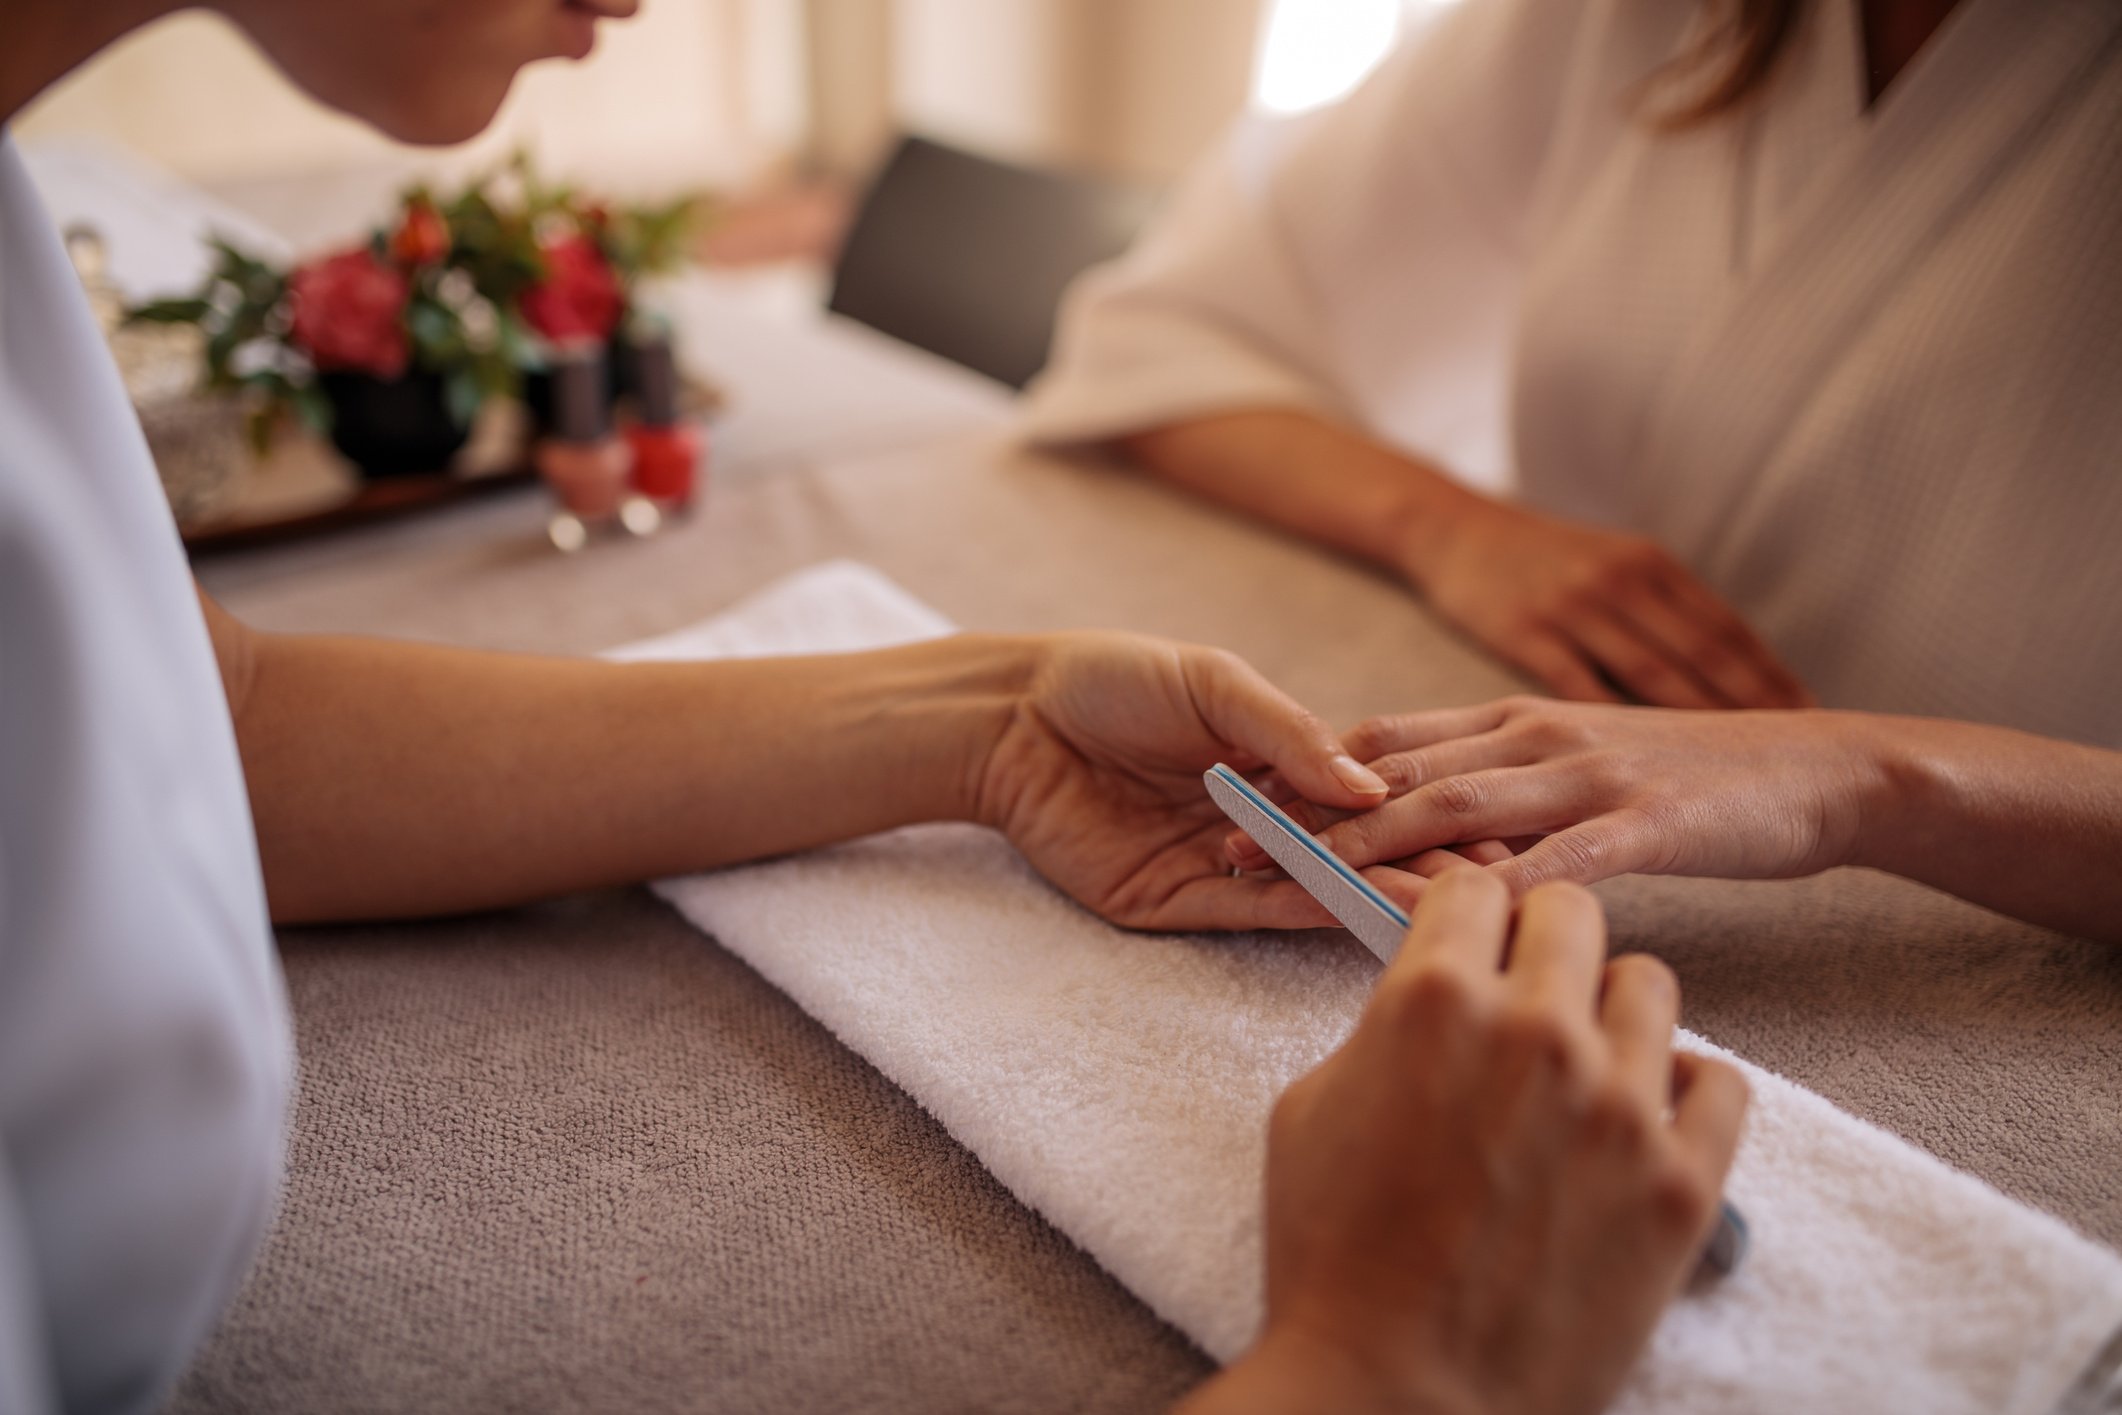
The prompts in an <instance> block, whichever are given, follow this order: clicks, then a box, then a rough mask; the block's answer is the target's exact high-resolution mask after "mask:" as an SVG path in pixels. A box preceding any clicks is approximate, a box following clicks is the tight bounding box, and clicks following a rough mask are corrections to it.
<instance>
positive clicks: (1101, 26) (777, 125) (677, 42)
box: [16, 0, 1262, 224]
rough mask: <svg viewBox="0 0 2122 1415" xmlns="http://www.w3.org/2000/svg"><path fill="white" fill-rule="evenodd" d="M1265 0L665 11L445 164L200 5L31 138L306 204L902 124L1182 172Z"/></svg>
mask: <svg viewBox="0 0 2122 1415" xmlns="http://www.w3.org/2000/svg"><path fill="white" fill-rule="evenodd" d="M1261 2H1262V0H648V3H647V4H646V5H645V6H644V7H643V11H642V14H641V16H640V18H638V19H637V20H635V21H634V22H632V23H630V24H624V25H614V26H607V27H606V30H605V33H604V35H603V38H602V41H601V43H600V47H599V50H598V53H597V55H596V57H595V58H594V59H592V60H591V61H590V62H589V63H588V64H585V65H581V66H569V65H561V64H547V65H541V66H538V67H537V68H534V69H532V70H531V71H529V72H528V73H526V74H525V75H524V76H523V78H522V79H521V80H519V81H518V84H517V89H516V92H515V93H514V94H512V95H511V97H510V99H509V102H508V103H507V105H506V106H505V107H504V109H503V111H502V115H501V117H500V120H499V121H498V122H497V124H496V126H495V128H494V130H493V131H491V132H490V133H488V134H487V135H486V136H484V137H483V138H481V139H480V140H478V141H477V142H475V143H473V144H470V145H468V146H466V147H463V148H458V149H452V150H449V151H445V152H440V153H437V152H434V151H431V150H414V149H406V148H402V147H399V146H396V145H394V144H392V143H389V142H387V141H385V140H384V139H382V138H379V137H377V136H376V135H375V134H373V133H371V132H370V131H368V130H367V129H365V128H363V127H361V126H360V125H359V124H357V123H354V122H351V121H349V120H347V119H344V118H340V117H338V116H336V115H334V114H331V113H329V112H326V111H324V110H323V109H321V108H319V107H318V106H317V105H315V104H313V103H310V102H309V101H307V100H306V99H304V98H302V97H300V96H299V95H298V94H296V93H295V92H294V91H293V90H292V89H290V88H289V87H288V85H287V84H286V83H285V82H284V81H283V80H282V79H281V78H280V77H279V75H278V74H276V73H275V72H274V71H273V70H272V69H271V67H270V66H269V65H268V64H267V63H266V62H265V61H264V60H263V59H261V58H260V57H259V56H258V55H257V54H256V53H255V52H254V51H253V50H252V49H251V48H250V47H249V45H248V44H247V43H246V42H245V41H244V40H243V39H242V38H241V36H240V35H238V34H237V33H236V32H235V31H233V30H232V29H231V28H230V27H229V26H227V25H226V24H224V23H223V22H221V21H220V20H217V19H214V18H211V17H207V16H204V15H200V14H188V15H182V16H179V17H176V18H174V19H171V20H167V21H164V22H163V23H161V24H159V25H156V26H154V27H153V28H151V29H149V30H147V31H146V32H144V33H142V34H139V35H136V36H134V37H133V38H131V39H129V40H127V41H126V42H125V43H123V44H121V45H119V46H117V47H116V48H114V49H113V50H111V51H110V52H108V53H106V54H104V55H103V56H102V57H100V58H99V59H97V60H96V61H95V62H94V63H92V64H90V65H89V66H87V67H86V68H84V69H83V70H82V71H81V72H79V73H77V74H75V75H74V76H73V77H71V78H70V79H68V80H67V81H66V82H65V83H63V84H61V85H60V86H59V87H57V88H56V89H54V90H53V91H52V92H51V93H49V94H47V95H45V96H44V97H43V98H42V99H41V100H39V101H38V102H37V103H36V104H35V105H33V106H32V107H31V108H30V110H29V111H28V112H27V113H26V114H24V115H23V116H22V118H21V119H20V120H19V121H18V122H17V124H16V131H17V132H18V133H19V134H21V135H22V136H23V137H25V138H27V139H31V140H35V139H38V138H51V137H59V136H84V135H85V136H90V137H95V138H101V139H107V140H112V141H115V142H118V143H120V144H122V145H124V146H126V147H129V148H131V149H133V150H135V151H137V152H139V153H141V154H143V155H145V156H147V157H148V158H150V159H152V160H154V161H157V162H159V163H161V164H163V165H164V166H167V167H169V168H171V169H173V170H174V171H176V172H177V173H178V174H179V175H180V176H184V177H187V178H190V179H192V180H194V181H197V182H200V183H202V184H204V185H207V186H209V187H212V188H214V189H216V190H219V191H222V192H225V193H242V192H246V191H251V190H256V189H259V188H267V189H272V190H274V191H275V192H277V193H278V194H279V196H280V198H281V199H283V200H286V199H289V194H290V193H299V192H300V191H301V183H300V182H296V183H292V184H291V183H290V182H289V179H291V178H293V179H316V182H315V185H316V189H317V190H319V191H330V192H332V193H333V194H334V195H335V197H342V198H343V197H345V196H346V195H347V194H348V193H352V192H360V193H371V192H372V193H387V192H388V191H389V190H390V189H391V188H392V187H393V186H395V185H396V184H397V183H399V182H401V181H402V180H404V178H405V177H406V176H408V175H410V174H412V173H414V172H422V173H436V172H439V173H444V174H447V173H451V172H463V171H466V170H469V169H472V168H475V167H478V166H483V165H485V164H487V163H490V162H492V161H494V160H496V159H497V158H498V157H500V156H501V155H503V154H505V153H506V152H508V151H509V150H510V149H512V148H514V147H516V146H519V145H527V146H530V147H532V148H533V149H534V150H535V151H536V152H537V153H538V154H539V156H540V159H541V161H542V162H543V163H544V164H545V165H546V167H547V168H548V169H549V170H551V171H553V172H555V173H557V174H559V175H562V176H566V177H571V178H574V179H577V180H583V181H589V182H594V183H595V184H597V185H598V186H600V187H603V188H605V189H607V190H613V191H617V192H621V193H634V192H647V191H665V190H671V189H675V188H679V187H685V186H692V185H697V184H700V183H703V182H742V181H743V180H745V179H746V178H747V177H749V176H750V175H752V174H754V173H756V172H758V171H760V170H762V169H764V168H767V167H769V166H771V165H772V164H773V163H774V162H775V161H776V160H778V159H780V158H781V157H783V156H785V155H787V154H790V153H792V152H797V151H803V152H806V153H807V154H808V155H809V156H810V157H811V158H812V159H813V160H815V161H817V162H818V163H819V164H820V165H823V166H825V167H828V168H832V169H835V170H840V171H847V172H854V171H859V170H861V169H862V168H863V167H864V166H865V165H866V164H867V163H868V162H869V161H871V160H873V159H874V157H875V156H876V155H877V153H878V152H879V151H880V150H881V149H882V147H883V145H884V144H885V142H886V141H888V139H889V137H890V136H891V135H892V134H893V133H894V132H895V131H897V130H898V129H899V128H901V127H915V128H919V129H922V130H925V131H929V132H933V133H935V134H937V135H938V136H942V137H945V138H948V139H953V140H956V141H958V142H961V143H963V144H965V145H967V146H971V147H974V148H978V149H981V150H984V151H989V152H993V153H996V154H998V155H1001V156H1005V157H1012V158H1018V159H1023V160H1031V161H1038V162H1050V163H1059V164H1065V165H1074V166H1085V167H1090V168H1094V169H1099V170H1104V171H1107V172H1113V173H1118V174H1124V175H1128V176H1136V177H1149V178H1163V177H1167V176H1169V175H1171V174H1173V173H1175V172H1176V171H1178V170H1179V169H1180V168H1181V167H1183V165H1184V164H1185V163H1186V161H1187V160H1188V159H1189V158H1190V157H1191V156H1192V155H1193V154H1194V153H1195V152H1196V151H1198V150H1199V149H1200V148H1201V147H1202V146H1203V145H1204V144H1206V143H1207V142H1208V141H1209V140H1210V139H1211V138H1212V137H1213V136H1214V134H1215V133H1216V132H1218V131H1219V130H1220V129H1221V128H1222V126H1223V125H1224V124H1225V122H1227V120H1228V118H1229V116H1230V115H1231V114H1232V113H1234V112H1235V111H1236V110H1237V109H1238V108H1239V107H1240V106H1241V105H1242V104H1243V102H1244V100H1245V97H1246V92H1247V87H1248V83H1249V80H1250V76H1251V71H1252V62H1253V52H1254V45H1255V35H1256V31H1257V27H1258V17H1259V13H1260V9H1261ZM313 3H320V4H323V3H336V0H313ZM361 199H362V200H368V199H369V198H368V197H367V196H365V195H364V196H362V198H361ZM318 215H319V217H320V218H322V217H324V216H325V213H321V212H320V213H318ZM344 219H345V217H344V215H343V214H342V213H340V212H336V211H335V212H332V213H329V220H330V221H331V222H333V223H342V224H343V221H344ZM319 224H323V223H322V221H321V220H320V223H319Z"/></svg>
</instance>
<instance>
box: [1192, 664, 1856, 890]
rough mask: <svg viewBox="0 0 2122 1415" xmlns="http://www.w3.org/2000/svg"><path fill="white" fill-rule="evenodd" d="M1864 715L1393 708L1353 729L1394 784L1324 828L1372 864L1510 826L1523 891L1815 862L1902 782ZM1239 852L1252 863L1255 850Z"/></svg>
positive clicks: (1557, 706) (1353, 858)
mask: <svg viewBox="0 0 2122 1415" xmlns="http://www.w3.org/2000/svg"><path fill="white" fill-rule="evenodd" d="M1865 725H1866V719H1863V718H1862V717H1860V716H1858V715H1854V714H1843V713H1823V712H1805V713H1797V712H1758V713H1689V712H1666V711H1660V710H1657V709H1652V708H1621V707H1598V706H1587V705H1583V704H1576V703H1557V702H1549V701H1546V700H1544V699H1538V698H1510V699H1506V700H1504V701H1502V702H1498V703H1490V704H1488V705H1486V706H1484V707H1475V708H1457V709H1452V710H1449V711H1444V712H1426V713H1416V714H1413V715H1411V716H1407V717H1392V718H1379V719H1376V720H1374V721H1371V722H1367V723H1365V724H1363V725H1362V726H1361V727H1359V728H1357V729H1356V730H1355V731H1353V732H1351V733H1350V734H1349V735H1348V738H1347V741H1348V744H1349V748H1350V750H1351V751H1353V752H1354V753H1355V754H1356V755H1357V756H1359V757H1361V758H1363V759H1364V760H1366V761H1368V762H1370V764H1371V765H1372V767H1373V768H1374V769H1376V771H1377V772H1378V774H1379V775H1381V776H1383V777H1384V778H1385V779H1386V781H1387V782H1389V783H1390V784H1391V785H1392V787H1393V789H1394V793H1395V796H1396V799H1394V800H1393V801H1391V802H1389V803H1388V804H1386V805H1385V806H1383V807H1381V808H1379V809H1378V810H1376V811H1372V812H1370V813H1368V814H1365V815H1359V816H1352V817H1349V818H1347V819H1345V820H1341V821H1339V822H1338V823H1337V824H1333V825H1331V826H1328V827H1327V828H1326V829H1324V830H1323V831H1322V832H1321V837H1322V838H1323V839H1324V840H1325V841H1326V842H1327V844H1328V845H1329V846H1330V847H1331V848H1332V849H1333V850H1334V851H1335V852H1336V853H1338V854H1340V855H1341V857H1342V858H1343V859H1345V860H1347V861H1348V862H1349V863H1350V864H1353V865H1357V866H1359V867H1360V866H1363V865H1369V864H1373V863H1376V862H1379V861H1387V860H1400V859H1403V858H1406V857H1408V856H1413V855H1419V854H1421V853H1422V852H1424V851H1429V850H1433V849H1435V848H1436V847H1439V846H1445V845H1452V844H1455V843H1458V842H1460V841H1468V840H1482V841H1486V840H1509V841H1512V842H1513V843H1514V844H1518V845H1522V846H1523V847H1524V848H1523V849H1522V850H1521V852H1520V853H1518V854H1517V855H1516V856H1515V857H1514V858H1507V859H1503V860H1501V862H1500V863H1493V864H1491V865H1490V869H1491V872H1492V873H1494V874H1495V875H1497V876H1498V877H1499V878H1500V879H1502V880H1503V881H1504V882H1505V883H1506V884H1508V885H1509V886H1510V887H1511V888H1512V890H1513V891H1514V892H1517V893H1520V894H1523V893H1524V892H1525V891H1527V890H1529V889H1531V888H1532V887H1533V886H1535V885H1537V884H1540V883H1543V882H1545V881H1548V880H1570V881H1574V882H1576V883H1578V884H1590V883H1592V882H1593V881H1595V880H1601V879H1606V878H1608V877H1610V876H1613V875H1620V874H1630V873H1646V874H1685V875H1713V876H1718V877H1723V878H1736V879H1781V878H1791V877H1795V876H1799V875H1807V874H1814V873H1817V872H1818V871H1821V870H1824V869H1829V868H1832V867H1833V866H1836V865H1841V864H1846V863H1849V862H1850V861H1851V860H1852V858H1853V856H1854V854H1855V851H1856V848H1857V841H1858V833H1859V830H1860V828H1861V827H1862V825H1863V822H1864V819H1865V815H1866V808H1867V805H1868V804H1875V803H1876V802H1877V800H1878V799H1879V798H1880V796H1881V793H1882V792H1884V791H1885V790H1886V789H1887V787H1886V783H1885V781H1884V779H1883V778H1884V774H1885V772H1884V768H1883V767H1882V766H1881V764H1880V761H1879V759H1878V757H1877V755H1876V754H1875V753H1873V752H1871V751H1870V750H1868V748H1867V746H1866V741H1867V738H1866V736H1865V733H1864V730H1863V729H1864V728H1865ZM1315 819H1316V818H1315ZM1233 858H1234V859H1235V860H1236V861H1237V862H1238V863H1241V864H1251V863H1252V862H1253V858H1254V852H1253V851H1252V850H1250V849H1239V850H1237V851H1235V852H1234V855H1233ZM1483 863H1488V862H1487V861H1484V862H1483Z"/></svg>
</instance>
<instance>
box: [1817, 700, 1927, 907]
mask: <svg viewBox="0 0 2122 1415" xmlns="http://www.w3.org/2000/svg"><path fill="white" fill-rule="evenodd" d="M1835 716H1836V717H1837V718H1839V719H1841V720H1842V721H1843V723H1844V724H1845V731H1846V732H1847V734H1848V736H1849V737H1850V739H1851V740H1852V742H1853V743H1854V745H1855V747H1856V752H1857V755H1856V762H1857V770H1858V773H1859V776H1858V779H1859V781H1860V782H1861V783H1862V785H1861V787H1860V789H1859V792H1858V803H1859V804H1858V807H1857V810H1856V822H1855V825H1854V826H1853V828H1852V829H1851V832H1850V839H1849V842H1848V846H1847V848H1846V850H1845V851H1844V852H1843V858H1842V859H1841V860H1839V861H1837V863H1839V864H1845V865H1855V866H1859V867H1861V868H1864V869H1874V870H1884V871H1886V872H1887V873H1889V874H1906V873H1908V872H1909V870H1908V861H1909V859H1910V858H1911V856H1912V855H1913V856H1914V857H1916V858H1921V857H1922V855H1923V854H1924V853H1925V852H1926V851H1927V850H1928V848H1929V846H1928V844H1927V841H1928V839H1929V837H1930V836H1931V834H1932V832H1933V829H1934V827H1935V825H1936V823H1937V822H1939V821H1941V820H1945V819H1949V818H1950V817H1951V816H1952V814H1953V813H1954V812H1955V811H1956V810H1957V809H1958V806H1957V797H1958V787H1957V778H1956V773H1955V771H1954V769H1953V763H1952V758H1951V754H1950V753H1948V752H1945V751H1942V750H1940V748H1939V744H1938V743H1937V742H1936V741H1935V740H1934V736H1935V731H1936V729H1937V727H1938V726H1939V724H1937V723H1932V722H1927V721H1925V720H1923V719H1920V718H1910V717H1888V716H1884V715H1881V714H1876V713H1858V712H1852V713H1837V714H1835Z"/></svg>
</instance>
